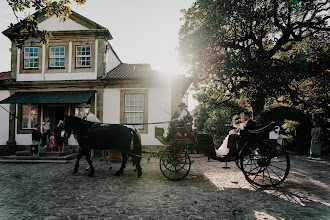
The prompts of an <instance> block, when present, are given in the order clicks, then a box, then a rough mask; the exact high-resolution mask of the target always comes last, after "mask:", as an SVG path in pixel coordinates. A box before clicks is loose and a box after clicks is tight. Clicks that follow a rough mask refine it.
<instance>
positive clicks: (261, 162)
mask: <svg viewBox="0 0 330 220" xmlns="http://www.w3.org/2000/svg"><path fill="white" fill-rule="evenodd" d="M240 168H241V170H242V172H243V174H244V175H245V179H246V180H247V181H248V182H249V183H251V184H252V185H256V186H260V187H272V186H276V185H279V184H280V183H282V182H283V181H284V180H285V178H286V177H287V176H288V174H289V170H290V159H289V156H288V154H287V152H286V151H285V150H284V149H283V147H282V146H281V145H279V144H277V143H265V144H263V145H262V146H261V145H260V146H258V147H256V148H255V149H251V148H247V149H245V150H244V151H243V153H242V154H241V156H240Z"/></svg>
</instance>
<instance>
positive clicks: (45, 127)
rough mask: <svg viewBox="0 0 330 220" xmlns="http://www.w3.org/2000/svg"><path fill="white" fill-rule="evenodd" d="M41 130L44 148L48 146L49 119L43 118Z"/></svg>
mask: <svg viewBox="0 0 330 220" xmlns="http://www.w3.org/2000/svg"><path fill="white" fill-rule="evenodd" d="M42 129H43V135H44V140H45V143H44V144H45V146H44V147H45V148H46V147H47V146H48V145H49V137H50V120H49V117H46V118H44V121H43V122H42Z"/></svg>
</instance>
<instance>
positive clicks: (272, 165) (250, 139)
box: [159, 124, 290, 187]
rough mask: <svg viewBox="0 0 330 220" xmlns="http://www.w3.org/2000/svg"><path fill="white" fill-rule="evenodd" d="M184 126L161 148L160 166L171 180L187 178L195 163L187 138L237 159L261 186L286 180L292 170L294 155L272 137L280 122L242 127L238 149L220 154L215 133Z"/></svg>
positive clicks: (210, 153) (209, 153) (210, 154)
mask: <svg viewBox="0 0 330 220" xmlns="http://www.w3.org/2000/svg"><path fill="white" fill-rule="evenodd" d="M181 129H183V130H182V131H181V132H180V135H179V136H178V135H177V136H176V138H175V141H173V142H170V143H169V142H167V143H166V142H163V144H166V145H168V147H167V148H166V149H165V150H164V151H163V152H161V155H160V162H159V166H160V170H161V172H162V174H163V175H164V176H165V177H166V178H168V179H170V180H174V181H175V180H181V179H183V178H185V177H186V176H187V175H188V173H189V171H190V167H191V160H190V157H189V154H188V152H187V148H186V146H187V142H189V143H191V144H192V145H193V146H194V147H195V148H196V149H198V151H199V152H201V153H203V154H204V155H205V156H207V157H209V158H212V159H214V160H217V161H220V162H229V161H235V162H236V165H237V166H238V167H239V169H240V170H241V171H242V172H243V174H244V176H245V178H246V180H247V181H248V182H249V183H251V184H252V185H255V186H258V187H273V186H276V185H279V184H280V183H282V182H283V181H284V180H285V178H286V177H287V176H288V173H289V170H290V159H289V156H288V154H287V152H286V151H285V149H284V148H283V147H282V146H281V145H279V144H278V143H277V141H276V140H273V139H269V132H271V131H274V130H275V129H276V126H274V125H273V124H269V125H266V126H262V127H260V128H258V129H254V130H247V131H241V134H240V135H239V137H238V139H237V143H236V149H235V152H234V153H231V154H229V156H224V157H218V156H217V155H216V151H215V144H214V140H213V137H212V136H211V135H209V134H206V133H198V132H189V131H188V130H186V129H184V128H181Z"/></svg>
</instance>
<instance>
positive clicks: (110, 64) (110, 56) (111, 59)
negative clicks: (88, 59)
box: [105, 45, 120, 74]
mask: <svg viewBox="0 0 330 220" xmlns="http://www.w3.org/2000/svg"><path fill="white" fill-rule="evenodd" d="M109 46H110V45H109ZM119 64H120V60H118V58H117V56H116V55H115V53H114V52H113V51H112V50H111V49H109V50H108V52H107V54H106V67H105V74H107V73H108V72H110V71H111V70H113V69H114V68H116V67H117V66H118V65H119Z"/></svg>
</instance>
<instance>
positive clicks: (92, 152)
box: [85, 149, 94, 171]
mask: <svg viewBox="0 0 330 220" xmlns="http://www.w3.org/2000/svg"><path fill="white" fill-rule="evenodd" d="M90 158H91V161H92V162H93V158H94V150H93V149H91V156H90ZM89 168H90V166H88V167H86V169H85V171H89Z"/></svg>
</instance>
